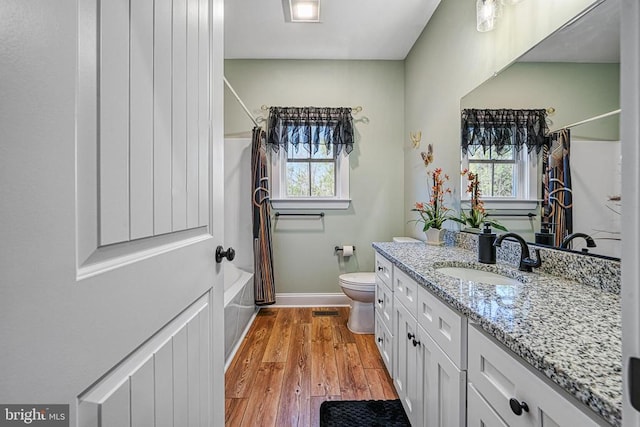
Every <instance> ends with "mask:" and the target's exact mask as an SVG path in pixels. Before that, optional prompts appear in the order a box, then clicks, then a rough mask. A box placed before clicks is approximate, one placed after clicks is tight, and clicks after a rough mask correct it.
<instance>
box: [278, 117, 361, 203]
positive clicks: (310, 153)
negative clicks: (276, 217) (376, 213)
mask: <svg viewBox="0 0 640 427" xmlns="http://www.w3.org/2000/svg"><path fill="white" fill-rule="evenodd" d="M275 108H279V107H272V108H271V109H270V116H269V120H270V123H269V136H268V143H269V144H270V145H271V147H272V149H273V152H272V156H271V178H272V179H271V184H272V194H271V204H272V206H273V207H274V208H275V209H346V208H348V207H349V202H350V199H349V156H348V153H349V152H350V151H351V149H352V145H353V135H352V127H350V126H351V120H350V119H351V115H350V109H329V108H324V109H314V108H313V107H305V108H293V107H291V108H279V110H280V111H279V112H280V113H281V115H280V116H279V117H274V116H275V115H274V114H273V113H274V112H273V110H274V109H275ZM336 110H337V112H336ZM341 110H348V113H349V114H348V123H347V125H348V126H345V123H344V121H341V118H344V115H343V114H342V115H341ZM274 123H275V125H274ZM345 130H346V131H347V132H345Z"/></svg>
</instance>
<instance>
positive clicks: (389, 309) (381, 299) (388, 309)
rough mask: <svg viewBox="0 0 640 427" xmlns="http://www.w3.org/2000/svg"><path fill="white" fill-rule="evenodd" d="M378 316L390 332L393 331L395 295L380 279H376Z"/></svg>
mask: <svg viewBox="0 0 640 427" xmlns="http://www.w3.org/2000/svg"><path fill="white" fill-rule="evenodd" d="M375 307H376V314H378V315H379V316H380V318H381V320H382V321H383V322H384V324H385V325H386V327H387V328H388V329H389V330H393V293H392V292H391V289H389V288H388V287H387V286H386V285H385V284H384V283H383V282H382V281H381V280H380V278H379V277H377V278H376V301H375Z"/></svg>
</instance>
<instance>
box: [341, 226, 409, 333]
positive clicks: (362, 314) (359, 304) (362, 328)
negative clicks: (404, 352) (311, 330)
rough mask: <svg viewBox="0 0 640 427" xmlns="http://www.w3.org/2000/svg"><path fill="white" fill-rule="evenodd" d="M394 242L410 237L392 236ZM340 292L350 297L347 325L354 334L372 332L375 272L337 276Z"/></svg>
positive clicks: (373, 326) (405, 240) (404, 240)
mask: <svg viewBox="0 0 640 427" xmlns="http://www.w3.org/2000/svg"><path fill="white" fill-rule="evenodd" d="M393 241H394V242H396V243H412V242H419V240H416V239H412V238H411V237H394V238H393ZM338 282H339V283H340V287H341V288H342V292H344V294H345V295H346V296H348V297H349V298H351V312H350V313H349V321H348V322H347V327H348V328H349V330H350V331H351V332H353V333H354V334H373V333H374V328H375V321H374V304H373V302H374V300H375V295H376V273H369V272H367V273H347V274H341V275H340V277H338Z"/></svg>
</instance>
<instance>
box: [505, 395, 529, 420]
mask: <svg viewBox="0 0 640 427" xmlns="http://www.w3.org/2000/svg"><path fill="white" fill-rule="evenodd" d="M509 406H511V410H512V411H513V413H514V414H516V415H518V416H520V415H522V411H523V410H524V412H529V405H527V403H526V402H522V403H520V402H518V399H514V398H513V397H512V398H511V399H509Z"/></svg>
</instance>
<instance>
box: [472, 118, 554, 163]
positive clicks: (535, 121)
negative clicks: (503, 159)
mask: <svg viewBox="0 0 640 427" xmlns="http://www.w3.org/2000/svg"><path fill="white" fill-rule="evenodd" d="M461 131H462V152H463V153H464V154H467V151H471V153H474V152H475V150H477V149H478V148H482V149H483V150H488V149H490V148H491V147H494V149H495V150H496V151H497V153H499V154H500V153H502V152H503V150H505V149H506V148H507V147H508V146H515V148H516V150H518V151H520V150H521V149H522V148H523V147H524V146H526V147H527V151H528V152H529V153H531V152H532V151H533V150H534V149H535V150H536V153H540V150H541V149H542V147H544V146H547V147H548V146H549V138H548V137H547V133H548V132H549V128H548V126H547V112H546V110H544V109H540V110H508V109H498V110H480V109H465V110H462V128H461Z"/></svg>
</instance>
